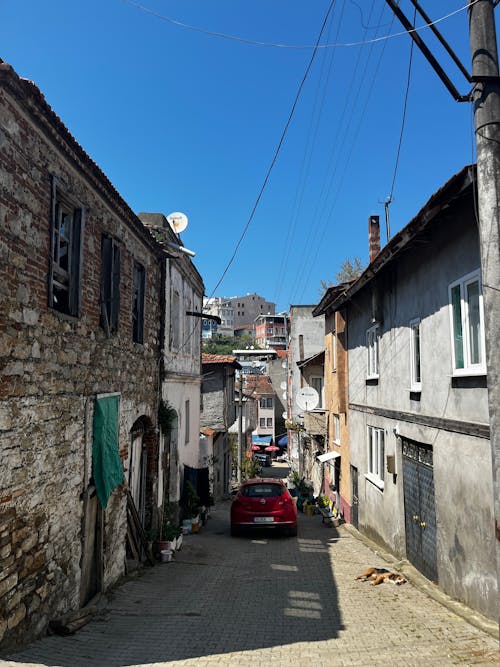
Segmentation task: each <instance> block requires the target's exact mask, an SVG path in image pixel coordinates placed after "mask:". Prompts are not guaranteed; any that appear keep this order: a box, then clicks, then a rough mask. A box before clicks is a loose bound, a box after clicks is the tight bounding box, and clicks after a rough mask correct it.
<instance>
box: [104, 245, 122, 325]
mask: <svg viewBox="0 0 500 667" xmlns="http://www.w3.org/2000/svg"><path fill="white" fill-rule="evenodd" d="M119 316H120V246H119V245H118V243H117V242H116V241H115V239H113V238H111V237H110V236H103V237H102V244H101V326H102V328H103V329H104V331H105V332H106V335H107V336H110V335H111V334H115V333H116V332H117V331H118V320H119Z"/></svg>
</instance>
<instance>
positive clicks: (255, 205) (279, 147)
mask: <svg viewBox="0 0 500 667" xmlns="http://www.w3.org/2000/svg"><path fill="white" fill-rule="evenodd" d="M335 2H336V0H331V2H330V5H329V7H328V10H327V12H326V14H325V18H324V19H323V24H322V26H321V30H320V31H319V35H318V39H317V41H316V48H315V49H314V51H313V52H312V55H311V57H310V59H309V63H308V65H307V67H306V71H305V73H304V76H303V77H302V81H301V82H300V85H299V88H298V90H297V94H296V95H295V99H294V101H293V104H292V108H291V110H290V113H289V115H288V119H287V121H286V123H285V127H284V128H283V131H282V133H281V137H280V140H279V142H278V146H277V147H276V150H275V151H274V155H273V159H272V160H271V164H270V165H269V167H268V169H267V173H266V175H265V178H264V181H263V183H262V185H261V188H260V191H259V194H258V195H257V199H256V200H255V203H254V205H253V208H252V211H251V213H250V216H249V218H248V220H247V223H246V225H245V227H244V228H243V231H242V233H241V235H240V238H239V239H238V242H237V244H236V246H235V248H234V251H233V254H232V255H231V258H230V260H229V262H228V263H227V265H226V268H225V269H224V271H223V272H222V275H221V277H220V278H219V280H218V282H217V284H216V285H215V287H214V289H213V290H212V293H211V295H210V298H211V297H212V296H213V295H214V294H215V292H216V291H217V288H218V287H219V285H220V284H221V283H222V281H223V280H224V277H225V275H226V273H227V272H228V270H229V267H230V266H231V264H232V263H233V261H234V259H235V257H236V253H237V252H238V248H239V247H240V245H241V242H242V241H243V239H244V237H245V234H246V233H247V231H248V228H249V227H250V223H251V222H252V220H253V217H254V215H255V212H256V210H257V207H258V205H259V203H260V200H261V198H262V195H263V194H264V190H265V188H266V185H267V183H268V181H269V177H270V176H271V172H272V170H273V168H274V165H275V164H276V160H277V159H278V155H279V153H280V150H281V146H282V145H283V142H284V140H285V136H286V133H287V131H288V128H289V126H290V123H291V122H292V118H293V115H294V113H295V109H296V107H297V103H298V101H299V98H300V94H301V92H302V89H303V87H304V84H305V82H306V79H307V77H308V75H309V72H310V70H311V67H312V64H313V62H314V59H315V57H316V54H317V53H318V46H319V43H320V41H321V37H322V36H323V32H324V30H325V27H326V24H327V21H328V17H329V16H330V13H331V11H332V9H333V7H334V5H335Z"/></svg>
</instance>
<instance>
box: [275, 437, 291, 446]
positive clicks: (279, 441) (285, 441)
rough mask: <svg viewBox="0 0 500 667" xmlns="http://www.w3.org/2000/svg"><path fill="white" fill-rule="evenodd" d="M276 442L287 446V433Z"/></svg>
mask: <svg viewBox="0 0 500 667" xmlns="http://www.w3.org/2000/svg"><path fill="white" fill-rule="evenodd" d="M276 444H277V445H280V446H281V447H286V446H287V445H288V436H287V435H284V436H282V437H281V438H280V439H279V440H278V442H277V443H276Z"/></svg>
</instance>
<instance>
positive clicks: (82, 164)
mask: <svg viewBox="0 0 500 667" xmlns="http://www.w3.org/2000/svg"><path fill="white" fill-rule="evenodd" d="M0 85H1V86H3V87H4V88H5V89H6V90H7V91H8V92H9V94H10V95H12V96H13V97H14V98H15V100H16V101H17V103H18V104H19V105H20V106H22V108H23V109H24V110H25V111H26V112H27V114H28V115H29V116H30V117H31V119H32V121H33V122H34V124H35V125H37V126H38V127H39V128H40V129H41V130H42V131H43V132H44V133H45V135H46V136H47V137H48V138H49V139H50V141H51V142H52V143H53V144H54V145H55V146H56V147H57V150H58V151H59V152H60V153H62V154H63V155H64V156H65V158H66V159H67V160H68V161H69V162H71V163H72V164H73V166H74V167H75V168H76V169H77V170H78V171H80V172H82V173H83V174H84V176H85V177H86V179H87V181H89V182H90V184H91V186H92V188H93V189H94V190H96V191H97V192H98V193H99V195H100V196H101V197H102V198H103V199H105V200H106V201H107V202H108V204H110V205H111V207H112V208H113V209H114V210H115V211H116V212H117V214H118V215H119V216H120V217H121V218H122V219H123V220H124V221H125V222H126V224H127V225H128V226H129V227H130V228H131V229H133V231H134V232H135V233H136V234H138V235H139V236H140V237H141V238H142V240H143V241H144V242H145V243H146V244H147V245H148V246H149V247H150V249H151V250H152V251H153V252H154V253H155V254H156V255H157V256H164V255H165V254H166V252H165V249H164V248H162V247H161V245H160V244H159V243H157V241H156V240H155V238H154V237H153V236H152V235H151V233H150V232H149V230H148V229H146V227H144V225H143V224H142V222H141V221H140V220H139V218H138V217H137V215H136V214H135V213H134V212H133V211H132V209H131V208H130V206H129V205H128V204H127V202H126V201H125V200H124V199H123V198H122V196H121V195H120V194H119V192H118V190H116V188H115V187H114V185H113V184H112V183H111V181H110V180H109V178H108V177H107V176H106V174H105V173H104V172H103V171H102V170H101V168H100V167H99V166H98V165H97V163H96V162H94V160H92V158H91V157H90V156H89V155H88V153H86V151H85V150H84V149H83V148H82V146H80V144H79V143H78V142H77V140H76V139H75V138H74V137H73V135H72V134H71V133H70V131H69V130H68V128H67V127H66V125H64V123H63V122H62V120H61V118H60V117H59V116H58V115H57V114H56V113H55V111H54V110H53V109H52V107H51V106H50V105H49V104H48V102H47V101H46V99H45V96H44V95H43V93H42V92H41V90H40V89H39V88H38V87H37V86H36V85H35V83H34V82H33V81H30V80H28V79H24V78H22V77H20V76H19V75H18V74H17V72H16V71H15V70H14V68H13V67H12V66H11V65H9V64H8V63H6V62H4V61H3V60H2V59H0Z"/></svg>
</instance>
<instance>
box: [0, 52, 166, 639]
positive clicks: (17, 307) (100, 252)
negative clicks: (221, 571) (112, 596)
mask: <svg viewBox="0 0 500 667" xmlns="http://www.w3.org/2000/svg"><path fill="white" fill-rule="evenodd" d="M0 184H1V191H2V195H1V196H2V205H1V207H0V260H1V261H0V292H1V297H0V359H1V365H2V376H1V381H0V432H1V433H0V437H1V443H2V463H1V466H0V535H1V542H0V545H1V548H0V642H2V643H3V646H5V647H7V646H11V645H14V644H16V643H18V642H20V641H21V640H22V641H23V642H26V641H27V640H29V639H31V638H33V637H35V636H38V635H40V634H42V633H43V632H44V631H45V629H46V628H47V625H48V623H49V620H51V619H53V618H55V617H58V616H61V615H62V614H64V613H66V612H68V611H70V610H75V609H78V608H79V607H80V606H82V605H84V604H86V603H87V602H88V601H89V600H90V599H91V598H92V597H93V596H94V595H95V594H96V593H98V592H100V591H104V590H106V589H108V588H109V587H110V586H112V585H113V584H114V583H115V582H116V581H117V580H118V579H119V578H120V577H121V576H122V575H123V573H124V570H125V562H126V535H127V489H129V490H130V493H131V496H132V497H133V499H134V500H135V504H136V506H137V509H138V511H139V513H140V515H141V516H142V517H143V519H145V520H147V519H148V517H149V519H150V518H151V516H152V513H153V510H154V507H155V504H156V484H157V478H158V442H157V435H156V433H157V413H158V399H159V382H158V372H157V369H158V362H159V354H160V321H161V303H162V298H161V291H162V290H161V265H162V262H163V259H164V257H165V253H164V250H163V249H162V248H161V246H159V245H158V244H157V243H156V241H155V240H154V239H153V237H152V236H151V235H150V233H149V231H148V230H147V229H145V227H144V226H143V225H142V223H141V221H140V220H139V219H138V218H137V217H136V215H134V213H133V212H132V211H131V209H130V208H129V207H128V206H127V204H126V203H125V201H123V199H122V198H121V197H120V196H119V194H118V193H117V191H116V190H115V188H114V187H113V185H112V184H111V183H110V181H109V180H108V179H107V177H106V176H105V175H104V173H103V172H102V171H101V170H100V169H99V167H98V166H97V165H96V164H95V162H94V161H93V160H92V159H91V158H90V157H89V156H88V155H87V153H85V151H84V150H83V149H82V148H81V146H80V145H79V144H78V143H77V142H76V140H75V139H74V138H73V137H72V136H71V134H70V133H69V131H68V130H67V128H66V127H65V126H64V125H63V123H62V122H61V120H60V118H59V117H58V116H57V115H56V114H55V113H54V111H53V110H52V109H51V108H50V107H49V105H48V104H47V103H46V101H45V98H44V97H43V95H42V93H41V92H40V90H39V89H38V88H37V87H36V86H35V85H34V84H33V83H32V82H30V81H28V80H25V79H22V78H20V77H19V76H18V75H17V74H16V73H15V72H14V71H13V69H12V68H11V67H10V66H9V65H7V64H5V63H3V62H1V61H0Z"/></svg>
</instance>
